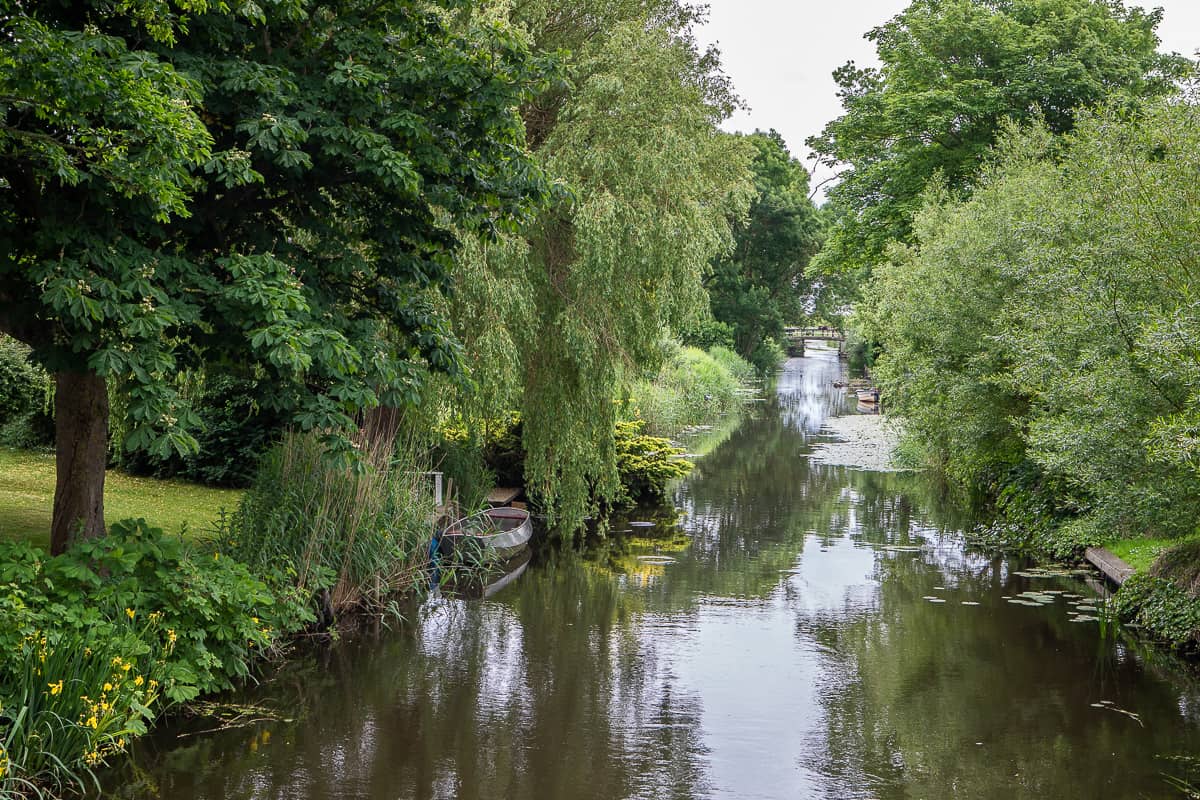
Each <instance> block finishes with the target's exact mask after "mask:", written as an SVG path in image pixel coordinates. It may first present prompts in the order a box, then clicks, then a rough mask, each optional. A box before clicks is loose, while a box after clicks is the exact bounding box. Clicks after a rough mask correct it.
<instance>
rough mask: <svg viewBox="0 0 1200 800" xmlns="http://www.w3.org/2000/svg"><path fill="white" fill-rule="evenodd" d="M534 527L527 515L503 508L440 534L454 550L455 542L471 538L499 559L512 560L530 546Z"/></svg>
mask: <svg viewBox="0 0 1200 800" xmlns="http://www.w3.org/2000/svg"><path fill="white" fill-rule="evenodd" d="M531 536H533V524H532V523H531V522H530V520H529V512H528V511H526V510H524V509H522V508H511V507H508V506H502V507H500V508H489V509H487V510H485V511H480V512H479V513H478V514H472V515H471V516H469V517H463V518H462V519H460V520H458V521H457V522H454V523H452V524H450V525H449V526H447V527H446V530H444V531H443V532H442V535H441V539H442V541H443V542H445V543H446V544H448V545H450V546H452V547H457V546H458V542H457V541H456V540H463V539H473V540H474V541H475V542H476V543H478V544H479V545H482V546H483V547H484V548H486V549H488V550H491V551H492V552H494V553H495V554H496V555H497V556H499V557H500V558H502V559H505V558H511V557H513V556H514V555H516V554H517V553H519V552H521V551H522V550H524V549H525V548H526V547H527V546H528V545H529V539H530V537H531Z"/></svg>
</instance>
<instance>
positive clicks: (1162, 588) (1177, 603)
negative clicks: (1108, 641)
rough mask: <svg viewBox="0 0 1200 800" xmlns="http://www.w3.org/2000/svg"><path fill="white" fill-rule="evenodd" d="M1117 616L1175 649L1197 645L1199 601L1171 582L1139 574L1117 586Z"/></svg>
mask: <svg viewBox="0 0 1200 800" xmlns="http://www.w3.org/2000/svg"><path fill="white" fill-rule="evenodd" d="M1114 601H1115V603H1116V606H1115V607H1116V610H1117V613H1118V614H1120V616H1121V619H1123V620H1125V621H1126V622H1133V623H1135V624H1137V625H1140V626H1141V627H1142V628H1143V629H1145V630H1146V631H1148V632H1149V633H1151V634H1153V635H1154V636H1156V637H1158V638H1160V639H1163V640H1165V641H1166V642H1167V643H1169V644H1170V645H1171V646H1173V647H1175V648H1180V649H1182V648H1195V647H1196V645H1197V643H1198V642H1200V600H1198V599H1197V598H1196V597H1194V596H1193V595H1191V594H1190V593H1189V592H1186V591H1184V590H1183V589H1182V588H1180V587H1179V586H1177V585H1176V584H1175V583H1174V582H1172V581H1169V580H1167V579H1166V578H1162V577H1159V576H1157V575H1150V574H1147V573H1142V572H1139V573H1137V574H1135V575H1133V576H1132V577H1130V578H1129V579H1128V580H1126V581H1125V583H1124V584H1122V585H1121V590H1120V591H1119V592H1117V594H1116V596H1115V598H1114Z"/></svg>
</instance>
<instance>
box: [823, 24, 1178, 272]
mask: <svg viewBox="0 0 1200 800" xmlns="http://www.w3.org/2000/svg"><path fill="white" fill-rule="evenodd" d="M1161 21H1162V12H1161V10H1154V11H1144V10H1142V9H1140V8H1137V7H1130V8H1126V7H1125V5H1124V4H1123V3H1122V2H1120V0H914V2H913V3H912V4H911V5H910V6H909V7H908V8H907V9H905V10H904V11H902V12H901V13H900V14H898V15H897V16H896V17H894V18H893V19H891V20H890V21H888V22H887V23H885V24H883V25H881V26H879V27H877V28H874V29H873V30H871V31H870V32H869V33H868V34H867V35H866V38H867V39H869V40H871V41H872V42H874V43H875V46H876V48H877V51H878V54H879V60H880V62H881V66H880V67H879V68H859V67H857V66H855V64H854V63H853V62H851V63H848V64H846V65H845V66H843V67H841V68H840V69H838V70H837V71H836V72H835V73H834V78H835V80H836V81H837V83H838V85H839V87H840V92H839V94H840V97H841V99H842V105H843V107H844V109H845V113H844V114H843V115H842V116H840V117H838V118H837V119H835V120H833V121H832V122H830V123H828V124H827V125H826V126H825V129H824V131H823V132H822V133H821V135H820V136H816V137H813V138H811V139H810V140H809V142H808V143H809V146H810V147H812V149H813V150H814V151H815V153H816V154H817V155H818V156H819V157H820V158H821V159H822V160H823V161H824V163H825V164H827V165H828V166H832V167H839V168H842V169H843V172H842V173H841V179H840V182H839V183H838V184H837V185H836V186H834V187H833V188H832V189H831V190H830V192H829V199H830V202H831V204H832V206H833V207H834V208H835V209H836V211H837V212H838V213H837V224H836V225H835V226H834V228H833V230H832V231H831V237H830V241H829V243H828V245H827V247H826V248H825V250H824V251H823V253H822V255H821V264H822V266H823V267H825V268H827V269H830V270H841V271H846V270H869V269H870V268H871V267H872V266H873V265H875V264H877V263H879V262H880V261H881V260H882V259H883V254H884V251H885V250H886V247H887V244H888V242H891V241H900V242H907V241H909V240H910V238H911V231H912V216H913V213H914V212H915V211H916V210H917V209H918V207H919V206H920V202H921V196H922V193H923V192H924V191H925V189H926V187H927V186H928V185H929V182H930V180H931V179H932V178H933V177H934V175H941V176H942V178H941V179H942V180H943V181H944V183H945V185H946V186H947V187H948V188H949V189H950V190H951V191H954V192H962V191H965V190H967V189H968V188H969V187H970V185H971V184H972V182H973V181H974V180H975V178H976V176H977V175H978V173H979V170H980V169H981V167H982V164H983V159H984V155H985V154H986V152H987V151H988V148H990V147H991V146H992V144H993V143H994V142H995V141H996V136H997V133H998V131H999V130H1000V128H1001V125H1002V124H1003V122H1004V121H1005V120H1008V119H1012V120H1016V121H1019V122H1025V121H1029V120H1032V119H1035V118H1038V119H1041V120H1042V121H1043V122H1044V124H1045V126H1046V128H1047V129H1048V130H1050V131H1052V132H1055V133H1063V132H1066V131H1068V130H1070V129H1071V127H1072V126H1073V124H1074V119H1075V113H1076V110H1077V109H1079V108H1080V107H1086V106H1092V105H1095V104H1097V103H1100V102H1101V101H1106V100H1108V99H1110V98H1113V97H1117V98H1122V99H1124V100H1128V101H1138V100H1140V99H1141V98H1145V97H1148V96H1154V95H1159V94H1162V93H1163V92H1164V91H1167V90H1169V89H1170V88H1171V87H1172V81H1173V78H1175V77H1177V76H1178V75H1179V74H1181V72H1182V70H1183V68H1184V66H1185V65H1186V61H1185V60H1184V59H1181V58H1179V57H1177V56H1164V55H1161V54H1159V53H1158V52H1157V47H1158V43H1159V42H1158V37H1157V36H1156V35H1155V28H1156V27H1157V26H1158V24H1159V23H1160V22H1161Z"/></svg>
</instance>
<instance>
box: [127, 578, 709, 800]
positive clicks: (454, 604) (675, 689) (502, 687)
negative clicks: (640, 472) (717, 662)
mask: <svg viewBox="0 0 1200 800" xmlns="http://www.w3.org/2000/svg"><path fill="white" fill-rule="evenodd" d="M542 577H543V579H542V580H537V581H524V582H520V583H518V584H517V585H516V586H515V587H514V589H516V591H512V592H509V593H506V595H505V598H506V602H505V603H473V602H462V601H453V600H451V601H442V602H440V603H432V604H428V605H426V606H424V607H422V608H421V609H420V611H419V612H416V611H415V610H414V611H415V613H416V616H417V622H416V624H415V625H414V626H412V627H411V628H409V629H408V631H407V632H405V633H404V634H401V635H396V634H390V635H384V636H380V637H378V638H376V637H368V638H367V639H365V640H363V641H360V642H357V643H349V644H343V645H342V646H339V647H337V648H335V649H333V650H332V651H330V652H329V653H328V654H326V655H325V657H323V658H320V659H317V660H312V661H308V662H307V669H301V668H299V667H297V665H296V664H292V665H289V666H288V667H286V668H285V669H284V670H283V671H282V672H281V673H280V674H279V675H278V676H277V677H276V678H275V679H274V680H273V681H272V685H270V686H269V687H264V690H265V691H264V693H265V694H266V695H267V696H269V697H270V698H271V701H270V702H271V703H272V705H274V706H276V707H284V708H286V709H287V712H286V713H288V714H291V715H301V716H303V717H306V718H307V719H300V720H298V721H296V722H293V723H275V724H272V725H270V726H268V728H269V729H270V730H271V731H272V734H271V736H270V739H269V742H273V743H274V744H273V745H272V744H271V743H266V744H264V743H262V739H261V733H260V731H259V729H258V728H255V729H246V730H237V731H230V732H227V733H224V734H220V735H217V736H208V737H202V738H197V739H195V740H192V741H193V743H194V744H193V745H192V746H185V747H182V748H175V749H173V750H172V751H171V753H170V754H169V755H168V756H166V757H165V758H162V759H160V760H159V761H157V763H156V764H155V765H154V772H155V773H157V772H160V771H161V776H159V775H153V776H152V777H153V779H154V781H157V783H158V786H157V789H156V791H153V792H147V793H143V794H142V795H140V796H143V797H145V796H147V795H149V796H161V797H170V798H213V799H214V800H215V798H235V797H255V798H296V797H304V798H312V799H316V798H372V799H374V798H380V799H382V798H389V799H391V798H396V797H403V798H419V799H423V798H484V797H486V798H494V797H571V798H588V797H595V798H615V797H628V798H641V797H645V798H657V797H668V798H691V797H697V796H700V795H701V794H703V787H704V766H703V759H704V752H705V750H704V745H703V742H702V741H701V736H700V717H701V709H700V707H699V700H698V699H697V697H696V696H694V695H692V694H689V693H688V692H687V690H685V689H684V688H682V687H680V686H678V685H677V682H676V680H675V677H674V675H673V671H672V669H671V666H670V664H669V662H668V661H666V660H664V659H662V658H660V655H659V653H658V652H657V650H656V648H655V646H654V640H653V637H639V636H638V624H637V622H636V620H637V619H638V618H640V617H641V608H640V603H639V600H638V598H637V596H636V595H632V594H628V593H623V592H621V591H620V589H619V587H618V586H617V585H616V582H614V581H613V579H612V576H611V575H609V574H607V573H604V572H602V571H600V570H597V569H595V568H594V567H592V566H589V565H588V564H586V563H584V562H582V561H581V560H580V559H578V558H576V557H572V556H570V555H564V556H562V557H560V558H558V559H555V560H554V561H552V562H551V563H549V564H547V565H545V566H544V568H543V570H542ZM251 742H254V743H256V744H255V746H254V748H253V750H252V749H251ZM547 754H553V757H548V755H547ZM213 763H220V764H221V765H222V769H221V770H219V771H215V770H211V769H208V768H207V767H209V765H211V764H213ZM146 788H147V782H146V781H143V782H142V785H141V789H142V790H143V791H144V790H145V789H146ZM131 791H132V790H131ZM131 796H132V794H131Z"/></svg>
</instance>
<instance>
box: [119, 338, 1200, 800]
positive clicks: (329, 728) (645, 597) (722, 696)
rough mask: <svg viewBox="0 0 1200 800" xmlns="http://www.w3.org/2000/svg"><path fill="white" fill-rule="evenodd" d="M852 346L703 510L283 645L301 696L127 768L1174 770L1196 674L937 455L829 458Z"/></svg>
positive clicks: (742, 453) (758, 423)
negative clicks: (1102, 630)
mask: <svg viewBox="0 0 1200 800" xmlns="http://www.w3.org/2000/svg"><path fill="white" fill-rule="evenodd" d="M839 374H840V373H839V365H838V362H837V360H836V355H835V354H834V353H832V352H820V351H810V357H808V358H804V359H795V360H793V361H791V362H789V364H788V367H787V369H785V371H784V372H783V374H782V375H781V377H780V380H779V383H778V387H777V393H776V394H775V396H774V397H773V398H771V400H770V401H769V402H768V403H766V404H763V406H764V407H763V408H762V409H761V410H760V411H759V412H758V413H755V414H752V415H750V416H749V417H748V418H747V420H746V421H745V422H744V423H743V424H742V425H741V426H740V427H738V428H737V429H736V430H734V431H732V432H731V433H729V434H728V436H727V437H725V438H724V439H723V441H721V443H720V444H719V445H718V446H717V447H716V449H715V450H713V451H712V452H711V453H710V454H709V455H707V456H706V457H705V458H704V459H703V460H702V461H701V462H700V464H699V465H698V467H697V469H696V471H695V472H694V473H693V475H692V476H691V477H690V478H689V479H688V480H687V481H686V482H685V483H684V484H683V485H682V486H681V487H680V489H679V491H678V494H677V498H676V500H677V503H678V505H679V506H680V507H681V508H682V509H683V510H684V512H685V515H684V516H683V518H682V526H681V528H678V527H676V526H674V525H672V524H670V521H669V520H668V521H666V522H665V524H663V525H660V526H658V528H657V529H656V530H655V532H654V533H649V532H644V535H639V537H638V538H623V539H617V538H612V539H609V540H607V541H604V542H601V543H599V544H598V545H596V546H595V547H594V548H593V549H592V550H591V551H590V552H588V553H586V554H582V555H581V554H578V553H570V552H560V553H550V554H546V555H544V556H542V557H541V559H539V560H538V561H535V563H534V564H533V565H532V566H531V567H530V569H529V570H528V572H527V573H526V574H525V575H524V576H523V577H522V578H521V579H520V580H518V581H516V582H515V583H513V584H512V585H510V586H508V587H507V588H505V589H503V590H502V591H500V592H499V593H497V594H496V595H495V596H494V597H493V598H491V599H488V600H462V599H457V600H456V599H440V600H438V601H435V602H431V603H428V604H426V605H424V606H421V607H419V608H414V609H412V610H411V619H410V623H409V624H408V625H406V626H404V627H403V628H402V629H401V630H400V631H398V632H388V631H380V632H379V633H378V634H377V635H367V636H363V637H361V638H360V639H359V640H358V641H355V642H352V643H347V644H343V645H340V646H338V647H336V648H333V649H331V650H328V651H326V652H323V653H320V654H319V655H317V656H314V657H313V658H311V659H308V660H302V661H299V662H296V663H292V664H289V665H288V666H287V667H285V668H284V669H283V670H282V671H281V672H280V673H279V674H278V675H276V676H274V677H273V678H272V679H271V680H270V681H269V682H267V683H265V684H264V685H263V686H261V687H258V688H257V689H255V690H253V691H250V692H247V693H246V696H245V697H244V698H241V699H243V700H246V701H252V702H258V703H262V704H263V705H266V706H269V707H271V708H273V709H276V710H278V711H279V712H281V713H282V714H283V715H284V716H289V717H294V719H292V720H290V721H276V722H264V723H261V724H257V725H254V726H251V727H248V728H242V729H238V730H231V731H225V732H221V733H217V734H215V735H214V734H210V735H204V736H195V737H186V738H183V739H179V740H175V739H173V738H172V737H171V736H170V735H169V734H168V735H164V736H163V737H161V738H159V739H158V740H156V741H155V742H151V743H150V744H149V745H147V746H146V747H144V748H143V749H142V750H141V751H140V752H139V754H138V757H137V759H136V763H135V765H134V766H133V767H132V768H131V769H130V770H129V771H127V772H126V773H125V774H124V775H123V776H122V777H121V781H120V782H119V784H120V785H119V787H118V788H115V789H114V791H113V794H114V796H121V797H129V798H150V797H161V798H172V799H174V798H185V799H186V798H212V799H214V800H215V799H216V798H363V799H364V800H365V799H367V798H370V799H372V800H374V799H375V798H484V797H487V798H494V797H505V798H597V799H600V798H662V797H667V798H795V797H803V798H897V799H898V798H917V797H939V798H948V797H963V798H990V797H997V798H999V797H1004V798H1012V797H1030V796H1035V795H1040V796H1042V797H1046V798H1058V797H1082V796H1089V795H1093V794H1096V795H1099V794H1101V793H1103V795H1104V796H1105V797H1107V798H1133V797H1142V796H1158V795H1160V794H1162V792H1161V791H1160V789H1161V788H1162V787H1163V784H1162V783H1161V779H1160V777H1159V775H1158V773H1159V772H1160V771H1161V770H1162V769H1163V768H1164V765H1163V764H1162V763H1160V762H1157V761H1156V760H1155V759H1154V756H1155V755H1157V754H1160V753H1176V752H1196V751H1198V750H1200V737H1198V736H1197V720H1196V718H1195V717H1196V712H1195V709H1197V708H1200V692H1198V691H1197V690H1196V688H1195V687H1193V686H1190V685H1188V684H1186V683H1182V682H1180V681H1179V680H1178V679H1176V678H1175V677H1172V676H1171V675H1170V673H1169V671H1162V672H1161V673H1160V672H1158V671H1156V670H1157V667H1156V666H1155V665H1154V664H1153V663H1149V662H1147V660H1146V658H1145V657H1144V656H1143V655H1142V654H1140V653H1139V652H1138V651H1137V649H1136V648H1133V647H1129V646H1124V645H1114V644H1113V643H1112V642H1105V641H1103V640H1101V639H1100V637H1099V636H1098V633H1097V630H1096V628H1095V627H1094V626H1091V625H1081V624H1077V623H1071V622H1069V621H1068V620H1069V615H1068V614H1067V612H1066V608H1065V602H1061V603H1057V604H1056V605H1054V606H1047V607H1038V608H1030V607H1023V606H1016V605H1012V604H1010V603H1008V602H1007V601H1006V600H1004V596H1005V595H1010V596H1011V595H1014V594H1017V593H1019V592H1021V591H1025V590H1026V589H1028V588H1030V587H1031V586H1033V585H1034V584H1033V581H1034V580H1035V579H1030V578H1026V577H1022V576H1020V575H1016V574H1014V570H1013V568H1012V566H1011V565H1010V564H1008V563H1007V562H1006V561H1004V560H1002V559H988V558H983V557H979V556H975V555H971V554H969V553H966V552H964V551H963V549H962V547H961V545H960V540H959V537H958V536H957V533H956V532H957V530H959V529H960V528H961V521H959V520H957V519H956V518H955V517H954V516H953V515H952V514H948V513H946V512H944V511H943V510H941V509H939V507H938V505H937V503H936V502H935V501H934V500H933V499H932V498H930V497H929V496H928V495H927V494H926V493H925V488H924V484H923V483H922V481H921V479H920V477H919V476H905V475H898V474H894V473H891V474H881V473H871V472H864V471H857V470H851V469H847V468H844V467H835V466H827V465H812V464H809V462H808V460H807V459H806V458H805V455H806V453H807V452H809V449H810V448H811V446H812V445H813V444H814V443H815V442H818V441H820V440H821V435H820V428H821V424H822V423H823V421H824V420H825V419H826V418H828V416H829V415H831V414H840V413H853V405H852V404H853V400H852V399H851V398H848V397H847V396H846V393H845V392H842V391H839V390H836V389H834V388H833V387H832V386H831V384H832V382H833V381H834V380H835V379H836V378H837V377H838V376H839ZM680 531H682V534H681V533H680ZM1037 580H1038V582H1037V584H1036V588H1039V589H1048V590H1053V591H1075V592H1078V591H1080V585H1079V584H1078V583H1076V582H1070V581H1067V580H1065V579H1049V580H1047V579H1037ZM927 598H932V600H931V599H927ZM1100 700H1108V701H1110V702H1111V703H1112V704H1114V705H1117V706H1119V707H1121V708H1123V709H1127V710H1130V711H1132V712H1135V713H1137V714H1139V715H1140V716H1141V720H1142V723H1143V724H1144V727H1141V726H1139V724H1138V723H1137V722H1136V721H1135V720H1133V719H1132V718H1130V717H1128V716H1125V715H1122V714H1118V713H1112V712H1109V711H1106V710H1104V709H1097V708H1093V707H1092V706H1091V704H1092V703H1094V702H1098V701H1100ZM202 725H203V724H202V723H199V722H197V723H191V728H192V729H194V728H196V727H202ZM182 731H183V732H185V733H186V732H188V731H189V728H188V727H187V726H184V727H183V728H182Z"/></svg>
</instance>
